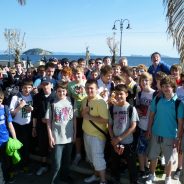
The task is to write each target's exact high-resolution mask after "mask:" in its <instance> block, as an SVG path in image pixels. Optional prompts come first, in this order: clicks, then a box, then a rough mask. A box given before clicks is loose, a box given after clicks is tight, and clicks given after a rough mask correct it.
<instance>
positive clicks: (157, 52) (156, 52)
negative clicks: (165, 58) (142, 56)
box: [151, 52, 161, 59]
mask: <svg viewBox="0 0 184 184" xmlns="http://www.w3.org/2000/svg"><path fill="white" fill-rule="evenodd" d="M156 54H158V55H159V56H160V57H161V54H160V53H159V52H154V53H153V54H151V59H152V58H153V56H154V55H156Z"/></svg>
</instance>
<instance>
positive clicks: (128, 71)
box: [121, 66, 132, 77]
mask: <svg viewBox="0 0 184 184" xmlns="http://www.w3.org/2000/svg"><path fill="white" fill-rule="evenodd" d="M121 73H125V74H127V75H128V76H129V77H130V76H131V75H132V74H131V68H130V67H128V66H123V67H121Z"/></svg>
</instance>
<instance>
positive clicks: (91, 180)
mask: <svg viewBox="0 0 184 184" xmlns="http://www.w3.org/2000/svg"><path fill="white" fill-rule="evenodd" d="M99 180H100V177H97V176H95V175H92V176H90V177H88V178H85V179H84V182H85V183H92V182H94V181H99Z"/></svg>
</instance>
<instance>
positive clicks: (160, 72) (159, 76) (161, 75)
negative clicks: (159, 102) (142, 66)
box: [155, 71, 167, 81]
mask: <svg viewBox="0 0 184 184" xmlns="http://www.w3.org/2000/svg"><path fill="white" fill-rule="evenodd" d="M166 76H167V74H166V73H164V72H162V71H158V72H157V73H156V75H155V79H156V80H159V81H160V80H161V79H163V78H164V77H166Z"/></svg>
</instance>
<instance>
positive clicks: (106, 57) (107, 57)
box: [103, 56, 111, 62]
mask: <svg viewBox="0 0 184 184" xmlns="http://www.w3.org/2000/svg"><path fill="white" fill-rule="evenodd" d="M106 59H111V58H110V57H109V56H105V57H104V58H103V62H104V60H106Z"/></svg>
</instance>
